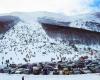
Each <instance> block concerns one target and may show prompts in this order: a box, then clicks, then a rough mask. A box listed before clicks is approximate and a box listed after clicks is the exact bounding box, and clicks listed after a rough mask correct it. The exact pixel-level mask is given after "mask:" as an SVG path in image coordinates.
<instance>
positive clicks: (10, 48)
mask: <svg viewBox="0 0 100 80" xmlns="http://www.w3.org/2000/svg"><path fill="white" fill-rule="evenodd" d="M32 14H33V13H31V14H30V15H29V13H27V14H25V13H16V14H15V13H12V14H9V15H11V16H15V17H18V18H19V19H20V21H18V22H17V23H16V24H14V26H13V27H11V28H10V29H9V30H7V31H6V33H5V34H0V36H3V37H2V38H0V65H5V63H6V60H9V61H10V63H16V64H18V63H27V62H30V63H33V62H42V61H51V60H55V61H58V60H61V58H64V59H66V60H76V59H78V57H80V56H82V55H88V56H90V55H91V52H94V53H95V56H94V57H92V59H95V58H99V56H100V50H99V49H100V46H99V45H90V46H87V45H83V44H74V43H73V42H72V43H70V42H69V41H66V42H64V41H63V40H62V39H61V38H60V37H57V38H51V37H50V36H48V34H47V32H46V31H45V29H44V28H43V26H42V25H41V24H40V23H39V22H38V21H37V20H38V19H37V18H40V17H41V16H39V15H40V13H39V15H38V16H34V15H35V13H34V14H33V15H32ZM46 14H47V13H46ZM41 15H42V13H41ZM44 15H45V14H43V16H44ZM52 15H53V14H52ZM56 15H57V14H56ZM58 16H59V15H58ZM46 17H47V15H46ZM49 17H50V15H49ZM56 18H57V17H56ZM60 18H61V17H59V19H60ZM52 19H55V16H53V18H52ZM61 19H62V18H61ZM16 20H17V19H16ZM57 20H58V19H57ZM58 21H59V22H60V20H58ZM63 21H66V20H63ZM63 21H61V22H63ZM56 34H57V35H59V34H58V33H56ZM69 36H70V35H69ZM90 58H91V56H90Z"/></svg>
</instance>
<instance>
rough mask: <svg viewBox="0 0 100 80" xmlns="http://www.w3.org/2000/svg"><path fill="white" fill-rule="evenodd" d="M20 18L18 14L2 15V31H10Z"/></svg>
mask: <svg viewBox="0 0 100 80" xmlns="http://www.w3.org/2000/svg"><path fill="white" fill-rule="evenodd" d="M19 20H20V19H19V18H18V17H16V16H9V15H8V16H0V33H5V32H6V31H8V30H9V29H10V28H11V27H13V26H14V25H15V24H16V23H17V22H19Z"/></svg>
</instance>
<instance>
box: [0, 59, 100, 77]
mask: <svg viewBox="0 0 100 80" xmlns="http://www.w3.org/2000/svg"><path fill="white" fill-rule="evenodd" d="M0 73H9V74H34V75H71V74H88V73H100V60H99V59H97V60H84V61H80V60H78V61H74V62H73V61H70V62H68V61H64V62H63V61H58V62H41V63H32V64H30V63H27V64H18V65H17V64H10V65H9V66H8V67H4V68H2V69H0Z"/></svg>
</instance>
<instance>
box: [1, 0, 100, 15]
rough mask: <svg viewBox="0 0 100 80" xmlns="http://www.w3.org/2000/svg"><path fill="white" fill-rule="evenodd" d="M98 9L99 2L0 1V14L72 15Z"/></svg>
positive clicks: (83, 0)
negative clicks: (47, 13)
mask: <svg viewBox="0 0 100 80" xmlns="http://www.w3.org/2000/svg"><path fill="white" fill-rule="evenodd" d="M99 8H100V0H0V13H8V12H18V11H19V12H34V11H51V12H57V13H64V14H66V15H74V14H80V13H87V12H90V11H94V10H97V11H98V10H99Z"/></svg>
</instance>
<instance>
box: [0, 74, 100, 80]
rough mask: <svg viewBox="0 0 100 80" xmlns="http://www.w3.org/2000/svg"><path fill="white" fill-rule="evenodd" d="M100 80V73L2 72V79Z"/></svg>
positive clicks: (0, 75)
mask: <svg viewBox="0 0 100 80" xmlns="http://www.w3.org/2000/svg"><path fill="white" fill-rule="evenodd" d="M22 76H24V79H25V80H78V79H80V80H100V74H84V75H67V76H65V75H59V76H57V75H56V76H54V75H47V76H43V75H20V74H13V75H9V74H0V80H15V79H16V80H22Z"/></svg>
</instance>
